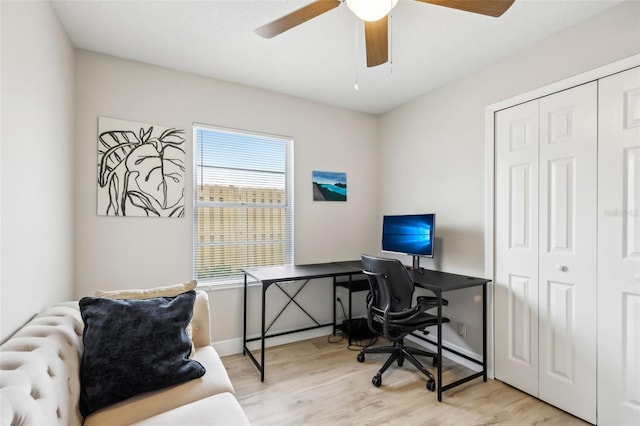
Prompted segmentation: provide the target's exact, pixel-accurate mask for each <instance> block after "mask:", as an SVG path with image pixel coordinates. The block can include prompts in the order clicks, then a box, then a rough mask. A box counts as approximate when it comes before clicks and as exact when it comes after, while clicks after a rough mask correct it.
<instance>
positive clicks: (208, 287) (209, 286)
mask: <svg viewBox="0 0 640 426" xmlns="http://www.w3.org/2000/svg"><path fill="white" fill-rule="evenodd" d="M259 285H260V282H259V281H257V280H255V279H249V280H248V281H247V286H248V287H256V286H259ZM239 288H244V279H242V280H240V281H238V280H229V281H198V287H196V290H203V291H207V292H211V291H222V290H232V289H239Z"/></svg>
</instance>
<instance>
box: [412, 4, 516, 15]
mask: <svg viewBox="0 0 640 426" xmlns="http://www.w3.org/2000/svg"><path fill="white" fill-rule="evenodd" d="M416 1H420V2H423V3H430V4H435V5H438V6H444V7H450V8H452V9H458V10H464V11H465V12H473V13H479V14H481V15H487V16H493V17H496V18H497V17H498V16H501V15H502V14H503V13H504V12H506V11H507V9H509V8H510V7H511V5H512V4H513V2H514V1H515V0H416Z"/></svg>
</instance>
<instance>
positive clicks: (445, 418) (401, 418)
mask: <svg viewBox="0 0 640 426" xmlns="http://www.w3.org/2000/svg"><path fill="white" fill-rule="evenodd" d="M332 339H335V337H332ZM328 340H329V339H328V338H326V337H319V338H315V339H309V340H304V341H300V342H296V343H291V344H288V345H282V346H276V347H272V348H268V349H267V350H266V353H265V357H266V370H265V381H264V383H261V382H260V374H259V372H258V370H257V369H256V368H255V366H254V365H253V363H252V362H251V361H250V359H249V358H248V357H245V356H243V355H241V354H240V355H232V356H228V357H224V358H223V359H222V361H223V363H224V365H225V367H226V369H227V372H228V373H229V376H230V377H231V381H232V383H233V386H234V388H235V391H236V397H237V398H238V401H239V402H240V405H242V407H243V409H244V410H245V412H246V414H247V416H248V417H249V420H250V421H251V423H252V424H253V425H254V426H263V425H264V426H270V425H278V426H286V425H292V426H293V425H295V426H301V425H305V426H315V425H318V426H320V425H322V426H325V425H340V426H342V425H345V426H350V425H353V426H356V425H357V426H360V425H403V426H405V425H409V426H411V425H416V426H418V425H434V426H440V425H442V426H448V425H451V426H460V425H534V424H535V425H538V424H542V425H588V423H585V422H583V421H581V420H580V419H577V418H576V417H573V416H571V415H570V414H567V413H565V412H563V411H561V410H559V409H557V408H555V407H552V406H551V405H548V404H546V403H544V402H542V401H540V400H537V399H535V398H533V397H531V396H529V395H527V394H525V393H523V392H520V391H519V390H517V389H514V388H512V387H510V386H508V385H505V384H504V383H501V382H500V381H498V380H489V381H487V382H486V383H484V382H482V379H475V380H472V381H470V382H468V383H466V384H464V385H462V386H459V387H457V388H454V389H451V390H449V391H447V392H444V393H443V400H442V402H438V399H437V395H436V393H435V392H430V391H428V390H427V389H426V378H425V377H424V376H423V375H422V374H421V373H420V372H419V371H418V370H417V369H416V368H415V367H413V366H412V365H411V364H410V363H408V362H405V363H404V366H403V367H397V366H392V367H391V368H390V369H389V370H388V371H387V372H386V373H385V374H384V375H383V377H382V386H380V387H379V388H376V387H374V386H373V385H372V384H371V378H372V377H373V376H374V375H375V374H376V372H377V371H378V369H379V368H380V367H381V365H382V363H383V362H384V359H385V358H386V355H373V354H370V355H367V356H366V359H365V362H364V363H359V362H357V361H356V355H357V351H354V350H349V349H348V348H347V343H346V342H345V341H344V340H343V341H340V342H338V343H329V341H328ZM258 354H259V352H258ZM425 366H426V367H427V368H428V369H429V370H430V371H431V372H432V373H434V375H435V369H434V368H433V367H431V361H430V360H425ZM468 373H469V370H467V369H466V368H464V367H461V366H458V365H457V364H456V363H454V362H452V361H450V360H446V359H445V360H444V370H443V382H444V383H450V382H452V381H454V380H456V378H459V377H462V376H464V375H466V374H468Z"/></svg>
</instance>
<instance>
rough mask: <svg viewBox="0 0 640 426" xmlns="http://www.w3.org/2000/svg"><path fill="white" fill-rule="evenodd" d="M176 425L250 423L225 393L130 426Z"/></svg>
mask: <svg viewBox="0 0 640 426" xmlns="http://www.w3.org/2000/svg"><path fill="white" fill-rule="evenodd" d="M176 425H208V426H216V425H220V426H245V425H250V423H249V419H247V415H246V414H245V413H244V411H242V407H241V406H240V403H238V401H237V400H236V398H235V397H234V396H233V395H232V394H230V393H229V392H225V393H221V394H218V395H214V396H210V397H209V398H205V399H201V400H200V401H196V402H192V403H191V404H187V405H183V406H182V407H178V408H176V409H174V410H171V411H167V412H166V413H161V414H157V415H155V416H153V417H149V418H147V419H144V420H142V421H139V422H136V423H133V424H132V426H176Z"/></svg>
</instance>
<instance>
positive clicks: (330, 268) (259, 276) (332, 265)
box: [242, 261, 362, 382]
mask: <svg viewBox="0 0 640 426" xmlns="http://www.w3.org/2000/svg"><path fill="white" fill-rule="evenodd" d="M354 262H357V263H354ZM354 262H342V263H341V262H329V263H315V264H311V265H283V266H265V267H257V268H243V269H242V271H243V272H244V325H243V339H242V353H243V355H249V358H251V361H253V363H254V364H255V366H256V367H257V368H258V370H259V371H260V381H263V382H264V367H265V365H264V343H265V339H267V338H270V337H276V336H282V335H285V334H291V333H297V332H300V331H306V330H312V329H314V328H320V327H326V326H329V325H331V324H320V323H319V322H318V321H317V320H316V319H315V318H314V317H313V316H312V315H311V314H309V313H308V312H307V311H306V310H305V309H304V308H303V307H302V306H300V305H299V304H298V302H296V301H295V298H296V296H297V295H298V294H299V293H300V291H302V289H303V288H304V287H305V286H306V285H307V283H308V282H309V280H312V279H317V278H333V279H334V283H333V285H334V287H333V288H334V293H335V279H336V277H341V276H347V277H349V281H351V276H352V275H354V274H360V273H362V265H361V263H360V261H354ZM354 265H359V269H358V268H356V267H354ZM249 276H250V277H253V278H255V279H256V280H258V281H260V282H261V283H262V323H261V329H260V337H255V338H252V339H247V277H249ZM296 280H304V281H305V283H304V284H302V286H301V287H300V288H299V289H298V291H297V292H295V293H294V294H293V295H291V294H289V293H287V292H286V291H285V290H284V289H283V288H282V287H281V286H280V283H282V282H285V281H296ZM272 284H275V285H276V286H277V287H278V288H279V289H280V290H281V291H282V292H283V293H284V294H285V295H286V296H287V297H288V298H289V301H288V302H287V304H286V305H285V306H284V307H283V308H282V309H281V310H280V312H279V313H278V314H277V315H276V317H275V318H274V319H273V321H271V324H269V326H268V327H266V326H265V296H266V293H267V289H268V288H269V287H270V286H271V285H272ZM291 303H293V304H295V305H296V306H297V307H298V308H300V309H301V310H302V312H304V313H305V314H306V315H307V316H308V317H309V318H311V319H312V320H313V321H314V322H315V323H316V325H314V326H311V327H304V328H300V329H297V330H291V331H286V332H283V333H274V334H267V333H268V332H269V329H270V328H271V326H273V324H274V323H275V322H276V320H277V319H278V318H279V317H280V315H282V313H283V312H284V311H285V309H287V307H288V306H289V305H290V304H291ZM333 304H334V321H333V324H334V327H335V294H334V302H333ZM255 340H260V341H261V344H260V350H261V352H260V362H258V360H257V359H256V358H255V356H253V354H252V353H251V351H250V350H249V348H248V347H247V342H252V341H255Z"/></svg>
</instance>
